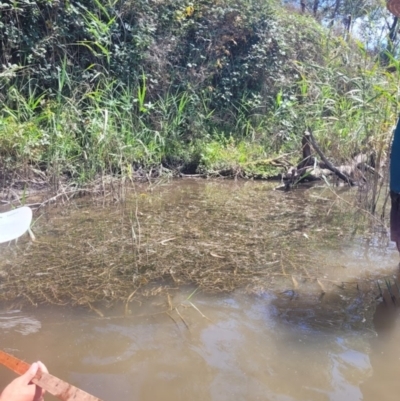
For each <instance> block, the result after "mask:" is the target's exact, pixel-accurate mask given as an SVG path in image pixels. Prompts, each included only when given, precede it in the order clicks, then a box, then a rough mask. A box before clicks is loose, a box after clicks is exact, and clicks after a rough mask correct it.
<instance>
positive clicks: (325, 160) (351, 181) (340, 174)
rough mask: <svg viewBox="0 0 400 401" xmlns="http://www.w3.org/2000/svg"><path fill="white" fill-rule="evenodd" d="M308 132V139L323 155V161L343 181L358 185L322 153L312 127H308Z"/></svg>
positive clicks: (320, 154) (321, 155)
mask: <svg viewBox="0 0 400 401" xmlns="http://www.w3.org/2000/svg"><path fill="white" fill-rule="evenodd" d="M307 131H308V132H306V133H305V136H306V138H307V139H308V141H309V142H310V143H311V145H312V147H313V148H314V149H315V151H316V152H317V153H318V154H319V156H320V157H321V159H322V161H323V162H324V163H325V164H326V167H327V168H328V169H329V170H331V171H332V172H333V173H335V174H336V175H337V176H338V177H339V178H341V179H342V180H343V181H345V182H347V183H348V184H349V185H351V186H355V185H357V183H356V182H355V181H354V180H352V179H351V178H350V177H348V176H347V175H346V174H343V173H342V172H341V171H340V170H339V169H337V168H336V167H335V166H334V165H333V164H332V163H331V162H330V161H329V160H328V159H327V158H326V157H325V155H324V154H323V153H322V150H321V148H320V147H319V146H318V144H317V142H316V141H315V138H314V135H313V134H312V132H311V128H308V129H307Z"/></svg>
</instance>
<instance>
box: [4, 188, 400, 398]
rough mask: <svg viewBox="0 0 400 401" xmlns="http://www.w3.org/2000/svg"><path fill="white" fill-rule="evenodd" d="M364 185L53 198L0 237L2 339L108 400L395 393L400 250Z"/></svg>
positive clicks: (399, 370)
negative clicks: (360, 188) (8, 237)
mask: <svg viewBox="0 0 400 401" xmlns="http://www.w3.org/2000/svg"><path fill="white" fill-rule="evenodd" d="M338 195H339V196H340V198H338ZM356 196H357V195H356V194H355V193H351V192H348V191H343V192H340V193H336V194H335V193H333V192H332V191H330V190H329V189H326V188H325V189H323V188H315V187H314V188H309V189H305V190H300V191H295V192H292V193H283V192H278V191H272V188H271V185H270V184H267V183H252V182H248V183H234V182H220V181H217V182H215V181H181V182H178V183H170V184H167V185H158V186H156V187H155V188H153V189H151V188H149V187H137V188H136V191H135V192H134V193H133V194H132V193H130V194H127V198H126V200H125V202H124V203H123V206H121V204H118V205H116V204H113V203H112V202H108V201H104V200H103V202H100V201H99V200H98V199H97V200H96V201H87V200H85V199H82V200H75V201H72V202H71V203H69V204H68V206H67V205H65V206H60V205H58V206H57V207H51V208H48V209H46V210H42V211H40V212H38V213H37V214H36V218H37V217H39V216H40V218H39V219H38V220H37V221H36V222H35V224H34V232H35V234H36V237H37V241H36V242H35V243H32V242H31V241H30V240H29V239H28V238H23V239H21V240H20V241H18V243H17V244H15V243H13V244H9V245H6V246H2V247H1V248H0V252H1V255H2V257H1V259H0V271H1V281H0V286H1V287H0V289H1V295H0V298H1V300H2V301H1V303H0V329H1V331H0V338H1V347H2V349H4V350H6V351H8V352H10V353H13V354H14V355H15V356H17V357H20V358H22V359H25V360H27V361H34V360H37V359H40V360H42V361H43V362H45V363H46V364H47V366H48V367H49V370H50V371H51V373H53V374H54V375H56V376H58V377H60V378H63V379H64V380H67V381H69V382H71V383H73V384H74V385H76V386H79V387H81V388H83V389H85V390H86V391H89V392H91V393H93V394H95V395H97V396H98V397H100V398H102V399H103V400H105V401H107V400H109V401H111V400H119V401H125V400H143V401H145V400H149V401H150V400H152V401H155V400H174V401H179V400H184V399H185V400H187V399H191V400H218V401H219V400H228V399H229V400H279V401H287V400H304V401H305V400H311V401H314V400H315V401H317V400H337V401H339V400H349V401H350V400H351V401H353V400H376V399H379V400H381V401H382V400H392V399H393V400H395V399H396V400H397V399H398V398H399V397H400V395H399V394H400V391H399V390H400V380H399V374H400V346H399V344H400V308H397V306H396V305H395V304H393V303H392V302H391V300H390V297H389V296H388V294H387V293H386V294H384V295H385V297H386V302H385V303H383V302H380V300H379V299H376V298H377V297H379V295H380V293H379V290H378V285H377V283H380V284H379V285H380V286H381V288H382V289H383V290H385V288H387V284H388V283H390V288H391V291H392V293H393V294H394V295H395V296H396V297H397V293H398V290H397V287H396V285H397V283H398V279H397V272H398V259H399V257H398V254H397V252H396V251H395V249H394V247H393V244H391V243H390V242H389V241H388V239H387V235H386V234H385V231H384V230H382V228H381V227H379V226H377V225H374V224H371V222H370V220H369V219H366V218H365V216H364V215H363V214H362V213H360V212H355V210H354V208H352V207H351V206H350V203H349V202H352V201H353V200H354V198H355V197H356ZM62 269H63V270H62ZM94 276H96V277H94ZM76 277H78V278H76ZM138 283H139V284H138ZM68 286H69V288H68V291H63V289H65V287H68ZM85 292H86V294H85ZM386 292H387V291H386ZM100 294H101V296H100ZM132 294H133V295H132ZM59 304H64V305H59ZM0 372H1V373H0V387H1V386H4V385H5V384H6V383H7V382H8V381H9V380H11V379H12V378H13V374H12V373H9V372H7V371H6V369H4V368H0ZM46 397H48V399H49V400H50V399H53V398H52V397H50V396H46Z"/></svg>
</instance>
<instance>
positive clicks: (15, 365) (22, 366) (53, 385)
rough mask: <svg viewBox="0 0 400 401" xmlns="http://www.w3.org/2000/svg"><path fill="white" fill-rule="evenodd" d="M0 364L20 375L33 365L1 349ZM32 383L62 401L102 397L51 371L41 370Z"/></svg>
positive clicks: (92, 399)
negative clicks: (68, 381) (66, 380)
mask: <svg viewBox="0 0 400 401" xmlns="http://www.w3.org/2000/svg"><path fill="white" fill-rule="evenodd" d="M0 364H2V365H4V366H6V367H7V368H8V369H10V370H12V371H13V372H15V373H18V374H19V375H23V374H24V373H25V372H26V371H27V370H28V369H29V368H30V366H31V365H29V363H26V362H24V361H22V360H21V359H18V358H16V357H15V356H12V355H10V354H7V352H4V351H0ZM32 383H34V384H37V385H38V386H39V387H41V388H42V389H44V390H46V391H48V392H49V393H50V394H52V395H54V396H56V397H57V398H59V399H60V400H62V401H101V400H100V398H97V397H95V396H93V395H91V394H89V393H86V392H85V391H83V390H81V389H79V388H77V387H74V386H73V385H72V384H69V383H67V382H65V381H63V380H61V379H59V378H58V377H55V376H53V375H51V374H49V373H45V372H41V371H39V372H38V373H37V374H36V376H35V377H34V378H33V379H32Z"/></svg>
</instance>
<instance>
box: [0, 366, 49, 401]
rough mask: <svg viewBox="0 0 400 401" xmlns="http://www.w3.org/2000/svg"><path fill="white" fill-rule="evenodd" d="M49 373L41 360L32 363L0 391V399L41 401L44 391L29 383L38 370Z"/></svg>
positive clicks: (2, 400) (6, 400) (8, 400)
mask: <svg viewBox="0 0 400 401" xmlns="http://www.w3.org/2000/svg"><path fill="white" fill-rule="evenodd" d="M39 369H40V370H41V371H42V372H46V373H49V372H48V370H47V368H46V366H44V364H43V363H42V362H35V363H32V365H31V367H30V368H29V369H28V370H27V371H26V372H25V373H24V374H23V375H22V376H20V377H18V378H16V379H15V380H13V381H12V382H11V383H10V384H9V385H8V386H7V387H6V388H5V389H4V390H3V392H2V393H1V395H0V401H41V400H43V395H44V393H45V391H44V390H43V389H41V388H40V387H39V386H36V385H35V384H33V383H31V380H32V379H33V378H34V377H35V375H36V373H37V372H38V370H39Z"/></svg>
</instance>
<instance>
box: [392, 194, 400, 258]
mask: <svg viewBox="0 0 400 401" xmlns="http://www.w3.org/2000/svg"><path fill="white" fill-rule="evenodd" d="M390 199H391V203H392V205H391V209H390V239H391V240H392V241H393V242H395V243H396V246H397V250H398V251H399V253H400V194H397V193H396V192H393V191H390Z"/></svg>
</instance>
